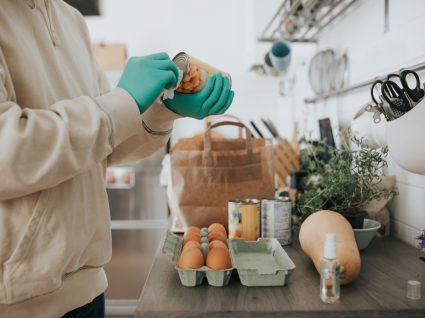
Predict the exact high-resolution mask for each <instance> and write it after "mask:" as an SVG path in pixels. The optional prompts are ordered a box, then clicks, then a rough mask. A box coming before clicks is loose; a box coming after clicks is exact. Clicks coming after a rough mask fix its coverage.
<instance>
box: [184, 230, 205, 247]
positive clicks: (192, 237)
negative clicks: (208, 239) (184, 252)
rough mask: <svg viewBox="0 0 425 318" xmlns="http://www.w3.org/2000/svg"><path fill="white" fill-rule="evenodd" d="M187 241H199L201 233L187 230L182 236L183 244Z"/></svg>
mask: <svg viewBox="0 0 425 318" xmlns="http://www.w3.org/2000/svg"><path fill="white" fill-rule="evenodd" d="M189 241H195V242H198V243H200V242H201V235H200V234H197V233H192V232H189V233H187V234H186V235H185V236H184V238H183V246H184V245H186V243H187V242H189Z"/></svg>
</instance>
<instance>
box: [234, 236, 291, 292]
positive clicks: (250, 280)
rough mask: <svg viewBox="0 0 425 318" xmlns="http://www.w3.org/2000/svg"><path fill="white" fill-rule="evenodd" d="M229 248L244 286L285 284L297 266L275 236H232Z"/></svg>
mask: <svg viewBox="0 0 425 318" xmlns="http://www.w3.org/2000/svg"><path fill="white" fill-rule="evenodd" d="M229 250H230V257H231V259H232V263H233V266H234V267H235V268H236V269H237V271H238V274H239V278H240V280H241V283H242V285H246V286H283V285H286V284H287V283H288V278H289V277H290V275H291V274H292V272H293V271H294V269H295V264H294V262H292V260H291V259H290V258H289V256H288V254H286V252H285V250H284V249H283V247H282V246H281V245H280V243H279V241H278V240H277V239H275V238H260V239H258V240H257V241H246V240H244V239H231V240H230V242H229Z"/></svg>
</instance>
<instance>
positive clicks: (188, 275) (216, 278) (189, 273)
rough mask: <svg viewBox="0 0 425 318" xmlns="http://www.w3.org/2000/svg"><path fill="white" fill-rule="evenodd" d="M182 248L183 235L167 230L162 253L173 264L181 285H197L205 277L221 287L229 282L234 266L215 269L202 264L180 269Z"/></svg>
mask: <svg viewBox="0 0 425 318" xmlns="http://www.w3.org/2000/svg"><path fill="white" fill-rule="evenodd" d="M182 248H183V237H181V236H178V235H176V234H174V233H172V232H171V231H167V236H166V238H165V241H164V245H163V247H162V253H163V254H165V255H166V256H167V257H168V259H169V260H170V261H171V262H173V264H174V265H175V268H176V270H177V272H178V273H179V277H180V281H181V283H182V285H183V286H186V287H195V286H199V285H201V284H202V282H203V280H204V278H205V277H206V278H207V281H208V284H209V285H211V286H214V287H223V286H226V285H228V284H229V281H230V277H231V276H232V272H233V269H234V267H232V268H229V269H224V270H215V269H211V268H208V267H207V266H202V267H200V268H197V269H182V268H179V267H177V263H178V261H179V258H180V254H181V252H182Z"/></svg>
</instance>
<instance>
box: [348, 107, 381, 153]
mask: <svg viewBox="0 0 425 318" xmlns="http://www.w3.org/2000/svg"><path fill="white" fill-rule="evenodd" d="M373 125H375V124H374V123H373V114H372V113H368V112H365V113H363V115H361V116H360V117H359V118H357V119H354V120H352V121H351V132H352V134H353V135H355V136H357V137H363V138H365V139H366V142H367V144H368V146H369V147H371V148H379V145H378V144H377V143H376V142H375V138H374V136H373V132H372V127H373Z"/></svg>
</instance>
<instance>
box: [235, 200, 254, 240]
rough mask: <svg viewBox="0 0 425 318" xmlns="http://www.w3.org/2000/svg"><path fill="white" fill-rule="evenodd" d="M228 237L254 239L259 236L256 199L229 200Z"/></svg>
mask: <svg viewBox="0 0 425 318" xmlns="http://www.w3.org/2000/svg"><path fill="white" fill-rule="evenodd" d="M228 213H229V231H228V232H229V238H244V239H246V240H247V241H255V240H257V239H258V238H259V237H260V201H259V200H256V199H244V200H230V201H229V205H228Z"/></svg>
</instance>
